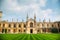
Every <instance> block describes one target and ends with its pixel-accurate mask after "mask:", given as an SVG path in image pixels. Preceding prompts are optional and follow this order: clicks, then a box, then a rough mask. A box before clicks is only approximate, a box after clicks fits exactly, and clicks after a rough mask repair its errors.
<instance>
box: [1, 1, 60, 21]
mask: <svg viewBox="0 0 60 40" xmlns="http://www.w3.org/2000/svg"><path fill="white" fill-rule="evenodd" d="M0 10H1V11H2V12H3V17H2V19H3V20H8V21H12V20H11V19H12V18H13V19H14V21H16V20H17V19H18V21H21V20H22V19H24V21H26V15H27V14H28V16H29V18H34V14H36V20H37V21H39V19H40V20H41V21H43V19H46V21H48V20H49V19H50V20H51V21H60V0H0Z"/></svg>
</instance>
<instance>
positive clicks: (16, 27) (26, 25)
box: [0, 11, 60, 34]
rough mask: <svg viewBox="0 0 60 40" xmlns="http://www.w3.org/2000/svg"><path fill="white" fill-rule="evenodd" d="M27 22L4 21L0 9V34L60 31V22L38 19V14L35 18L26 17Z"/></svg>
mask: <svg viewBox="0 0 60 40" xmlns="http://www.w3.org/2000/svg"><path fill="white" fill-rule="evenodd" d="M26 19H27V20H26V22H24V21H22V22H18V21H17V22H13V21H12V22H8V21H2V11H0V34H4V33H8V34H16V33H27V34H31V33H33V34H37V33H52V32H58V33H59V32H60V22H59V21H56V22H51V21H50V20H49V22H46V21H45V19H44V20H43V22H37V21H36V15H35V14H34V19H32V18H30V19H29V18H28V15H27V17H26Z"/></svg>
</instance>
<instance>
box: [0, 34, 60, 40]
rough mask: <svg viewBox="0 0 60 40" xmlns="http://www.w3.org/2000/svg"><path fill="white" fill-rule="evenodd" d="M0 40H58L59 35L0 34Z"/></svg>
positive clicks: (59, 39) (59, 38)
mask: <svg viewBox="0 0 60 40" xmlns="http://www.w3.org/2000/svg"><path fill="white" fill-rule="evenodd" d="M0 40H60V34H0Z"/></svg>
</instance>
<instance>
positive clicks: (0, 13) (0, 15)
mask: <svg viewBox="0 0 60 40" xmlns="http://www.w3.org/2000/svg"><path fill="white" fill-rule="evenodd" d="M1 18H2V11H0V21H1V20H2V19H1Z"/></svg>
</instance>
